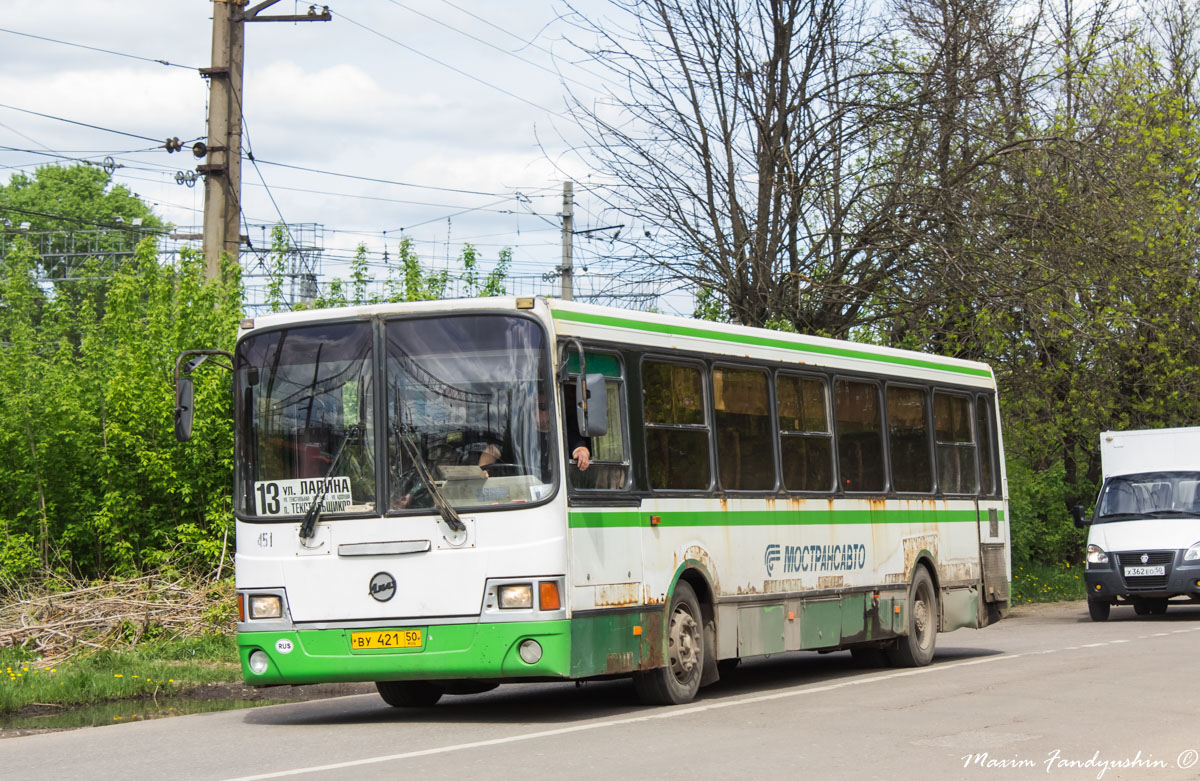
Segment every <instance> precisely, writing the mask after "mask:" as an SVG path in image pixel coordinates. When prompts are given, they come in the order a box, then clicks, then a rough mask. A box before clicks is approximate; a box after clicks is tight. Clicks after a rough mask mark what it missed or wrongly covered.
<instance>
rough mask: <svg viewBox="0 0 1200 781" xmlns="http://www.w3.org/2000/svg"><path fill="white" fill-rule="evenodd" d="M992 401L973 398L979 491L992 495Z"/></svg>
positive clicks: (993, 458) (993, 488)
mask: <svg viewBox="0 0 1200 781" xmlns="http://www.w3.org/2000/svg"><path fill="white" fill-rule="evenodd" d="M994 420H995V417H994V416H993V415H992V402H991V400H990V399H987V398H984V397H983V396H980V397H979V398H977V399H976V400H975V431H976V432H978V433H977V434H976V436H977V437H978V438H979V493H980V494H981V495H982V496H992V495H994V494H995V493H996V470H995V458H996V456H995V447H996V446H995V444H994V442H995V440H994V439H993V437H992V426H991V423H992V421H994Z"/></svg>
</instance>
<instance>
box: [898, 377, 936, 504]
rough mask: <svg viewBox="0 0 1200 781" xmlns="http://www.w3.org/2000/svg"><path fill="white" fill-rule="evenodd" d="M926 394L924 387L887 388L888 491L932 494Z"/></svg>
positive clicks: (927, 395) (931, 465) (927, 398)
mask: <svg viewBox="0 0 1200 781" xmlns="http://www.w3.org/2000/svg"><path fill="white" fill-rule="evenodd" d="M928 401H929V393H928V392H927V391H925V389H924V388H907V387H901V386H898V385H891V384H889V385H888V386H887V422H888V455H889V456H890V459H889V460H890V461H891V465H892V488H894V489H895V490H896V491H898V492H900V493H922V494H927V493H931V492H932V491H933V464H932V459H931V458H930V447H929V446H930V438H929V404H928Z"/></svg>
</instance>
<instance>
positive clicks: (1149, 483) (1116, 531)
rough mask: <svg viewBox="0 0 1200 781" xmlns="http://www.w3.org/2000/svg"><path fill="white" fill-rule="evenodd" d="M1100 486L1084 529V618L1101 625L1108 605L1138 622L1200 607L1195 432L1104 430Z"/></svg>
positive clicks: (1199, 452)
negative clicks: (1183, 604)
mask: <svg viewBox="0 0 1200 781" xmlns="http://www.w3.org/2000/svg"><path fill="white" fill-rule="evenodd" d="M1100 457H1101V461H1102V464H1103V470H1104V483H1103V485H1101V487H1100V496H1099V497H1098V498H1097V499H1096V509H1095V512H1094V514H1093V516H1092V517H1091V518H1085V517H1084V511H1083V508H1082V507H1075V508H1074V513H1073V514H1074V518H1075V525H1076V526H1077V527H1079V528H1083V527H1084V526H1090V527H1091V528H1090V529H1089V531H1088V545H1087V571H1086V572H1085V573H1084V576H1083V577H1084V581H1085V582H1086V583H1087V595H1088V612H1089V613H1090V614H1091V616H1092V620H1093V621H1104V620H1106V619H1107V618H1108V613H1109V610H1110V609H1111V608H1112V606H1113V605H1116V604H1132V605H1133V609H1134V611H1135V612H1136V613H1137V614H1138V615H1146V614H1148V613H1153V614H1161V613H1165V612H1167V603H1168V600H1170V599H1172V598H1174V597H1188V598H1189V599H1190V600H1191V601H1193V602H1200V427H1195V428H1165V429H1153V430H1147V431H1106V432H1104V433H1103V434H1101V435H1100Z"/></svg>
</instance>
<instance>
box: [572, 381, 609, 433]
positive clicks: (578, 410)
mask: <svg viewBox="0 0 1200 781" xmlns="http://www.w3.org/2000/svg"><path fill="white" fill-rule="evenodd" d="M575 414H576V416H577V420H578V422H579V434H580V436H584V437H602V436H604V435H605V434H607V433H608V391H607V389H606V388H605V386H604V375H603V374H588V375H586V376H584V375H580V377H579V384H578V386H577V388H576V392H575Z"/></svg>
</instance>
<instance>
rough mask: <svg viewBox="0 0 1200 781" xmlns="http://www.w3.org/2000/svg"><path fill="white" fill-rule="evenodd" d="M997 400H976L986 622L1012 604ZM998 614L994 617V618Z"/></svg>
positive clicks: (979, 503) (980, 542) (983, 398)
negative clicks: (1009, 591)
mask: <svg viewBox="0 0 1200 781" xmlns="http://www.w3.org/2000/svg"><path fill="white" fill-rule="evenodd" d="M993 404H994V400H993V399H992V398H991V397H989V396H984V395H982V394H981V395H979V396H977V397H976V400H975V430H976V432H977V435H976V436H977V437H978V445H979V448H978V451H979V497H978V499H976V502H975V506H976V513H977V520H978V528H979V563H980V567H981V570H982V581H983V583H982V586H983V602H984V605H985V610H984V611H983V612H984V616H983V617H982V618H984V620H987V621H988V622H989V623H990V621H991V620H994V618H998V617H999V615H1000V613H999V612H998V611H999V610H1000V609H1006V608H1007V604H1008V598H1009V594H1008V582H1009V560H1008V528H1007V523H1006V520H1007V519H1006V518H1005V517H1004V513H1005V504H1004V495H1003V493H1004V492H1003V485H1002V481H1001V479H1000V475H1001V470H1000V461H999V459H1000V455H999V452H998V448H997V447H996V444H997V441H998V439H999V438H998V437H997V436H996V414H995V409H994V406H993ZM993 615H994V618H993Z"/></svg>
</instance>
